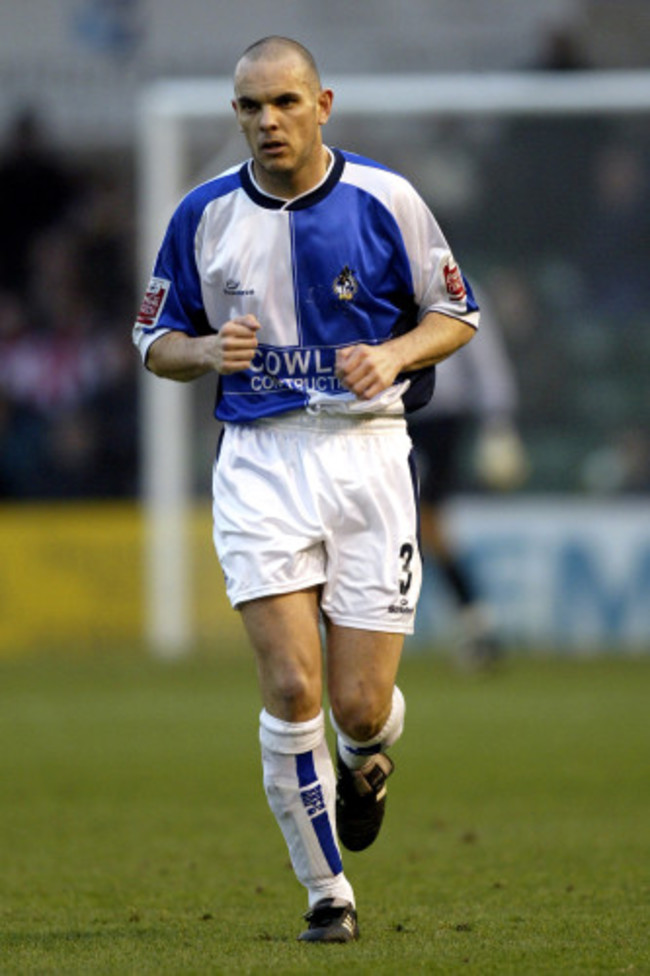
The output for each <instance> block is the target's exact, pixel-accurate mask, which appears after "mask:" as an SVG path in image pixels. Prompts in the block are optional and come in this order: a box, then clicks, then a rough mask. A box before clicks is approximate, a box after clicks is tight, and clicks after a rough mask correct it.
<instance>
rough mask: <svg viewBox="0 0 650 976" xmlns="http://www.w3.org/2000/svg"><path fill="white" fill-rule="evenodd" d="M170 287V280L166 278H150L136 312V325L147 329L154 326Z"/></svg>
mask: <svg viewBox="0 0 650 976" xmlns="http://www.w3.org/2000/svg"><path fill="white" fill-rule="evenodd" d="M170 288H171V281H167V279H166V278H155V277H154V278H151V280H150V282H149V284H148V286H147V290H146V292H145V295H144V298H143V299H142V305H141V306H140V311H139V312H138V318H137V323H138V325H141V326H143V327H144V328H147V329H153V328H155V327H156V325H157V324H158V319H159V318H160V313H161V312H162V310H163V306H164V304H165V299H166V298H167V293H168V292H169V289H170Z"/></svg>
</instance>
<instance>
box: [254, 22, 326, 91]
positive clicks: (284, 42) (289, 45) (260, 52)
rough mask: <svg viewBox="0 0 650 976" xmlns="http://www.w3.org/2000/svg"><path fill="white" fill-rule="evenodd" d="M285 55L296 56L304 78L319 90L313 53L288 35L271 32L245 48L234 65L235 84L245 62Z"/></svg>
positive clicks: (275, 59) (278, 57)
mask: <svg viewBox="0 0 650 976" xmlns="http://www.w3.org/2000/svg"><path fill="white" fill-rule="evenodd" d="M287 55H293V56H294V57H297V58H298V59H299V60H300V61H301V62H302V65H303V68H304V72H305V77H306V80H307V81H308V82H309V85H310V87H312V88H313V89H314V90H315V91H320V88H321V81H320V74H319V71H318V67H317V65H316V62H315V60H314V57H313V55H312V54H311V52H310V51H308V50H307V48H306V47H304V46H303V45H302V44H300V42H299V41H294V40H293V39H292V38H290V37H281V36H280V35H277V34H272V35H270V36H269V37H262V38H261V39H260V40H259V41H255V43H254V44H251V45H250V46H249V47H247V48H246V50H245V51H244V53H243V54H242V56H241V57H240V59H239V61H238V62H237V65H236V67H235V84H236V83H237V77H238V75H240V74H241V71H242V69H243V68H244V66H245V65H246V64H250V63H251V62H254V61H261V60H268V61H280V60H282V59H283V58H286V57H287Z"/></svg>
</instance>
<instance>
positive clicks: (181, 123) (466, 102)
mask: <svg viewBox="0 0 650 976" xmlns="http://www.w3.org/2000/svg"><path fill="white" fill-rule="evenodd" d="M325 82H326V84H327V85H328V87H331V88H332V89H334V92H335V96H336V98H335V112H336V113H337V114H338V115H339V116H340V115H347V116H353V117H354V116H356V117H359V118H370V117H373V116H375V117H377V116H379V117H386V115H389V116H392V115H395V116H397V115H401V116H413V117H416V116H428V117H430V118H432V119H438V118H444V117H450V116H453V117H456V118H458V117H464V116H465V117H471V116H481V115H483V116H494V117H497V118H498V117H503V116H513V115H524V116H533V115H565V116H566V115H584V114H590V113H599V114H609V115H611V114H615V115H625V114H630V113H647V112H648V110H650V71H607V72H604V71H603V72H599V71H589V72H561V73H559V72H558V73H551V72H525V73H523V72H522V73H518V72H510V73H504V74H462V75H458V74H444V75H420V74H408V75H358V76H339V77H332V78H327V79H325ZM231 98H232V81H231V79H230V78H217V79H214V80H209V79H184V80H175V81H158V82H155V83H153V84H151V85H150V86H148V87H147V88H145V89H144V90H143V91H142V92H141V95H140V97H139V102H138V114H137V123H136V132H137V144H136V151H137V165H138V194H139V203H138V227H139V242H138V264H139V267H138V281H139V286H140V287H141V288H142V289H144V286H145V284H146V281H147V280H148V276H149V274H150V271H151V267H152V264H153V261H154V258H155V254H156V251H157V249H158V246H159V244H160V241H161V240H162V236H163V234H164V231H165V228H166V225H167V222H168V220H169V217H170V216H171V213H172V210H173V208H174V207H175V205H176V203H177V202H178V200H179V199H180V197H181V196H182V195H183V193H184V192H185V191H186V190H187V189H188V188H189V185H190V183H191V182H193V180H192V175H191V174H190V173H188V172H187V169H188V150H189V146H188V126H189V124H190V123H196V122H207V123H214V122H216V121H219V120H220V119H224V118H226V117H228V116H230V115H232V108H231V106H230V101H231ZM233 131H234V132H236V127H235V123H234V116H233ZM216 148H218V147H215V149H216ZM242 149H243V144H242ZM142 376H143V378H142V389H141V417H140V425H141V459H142V479H141V485H142V489H141V490H142V503H143V508H144V514H145V525H146V535H145V539H146V542H145V549H146V551H145V562H144V565H145V570H144V575H145V578H144V591H145V615H144V616H145V638H146V640H147V642H148V644H149V646H150V647H151V649H152V650H153V651H154V653H156V654H158V655H160V656H163V657H174V656H177V655H180V654H183V653H185V652H186V651H187V650H188V649H189V648H190V647H191V643H192V639H193V636H194V622H193V619H192V609H191V608H192V601H191V575H192V567H191V565H190V556H189V541H188V533H187V525H186V517H187V514H188V513H189V510H190V506H191V463H192V462H191V454H190V444H191V423H190V398H189V390H188V387H187V386H186V385H185V384H182V383H172V382H169V381H162V380H159V379H156V378H154V377H153V376H151V375H149V374H147V373H146V372H145V371H144V370H143V371H142ZM215 558H216V556H215Z"/></svg>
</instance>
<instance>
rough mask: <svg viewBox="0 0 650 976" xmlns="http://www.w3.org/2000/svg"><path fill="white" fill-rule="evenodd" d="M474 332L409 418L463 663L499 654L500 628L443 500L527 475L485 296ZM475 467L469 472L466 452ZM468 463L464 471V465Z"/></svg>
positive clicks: (430, 536)
mask: <svg viewBox="0 0 650 976" xmlns="http://www.w3.org/2000/svg"><path fill="white" fill-rule="evenodd" d="M479 304H480V306H481V326H480V328H479V332H478V335H477V336H476V338H475V339H474V340H473V341H472V342H471V343H469V345H467V346H466V347H465V348H464V349H462V350H461V351H460V352H459V353H457V354H456V355H455V356H452V357H451V358H450V359H449V360H447V361H445V362H443V363H441V364H440V365H439V366H438V367H437V369H436V389H435V392H434V395H433V399H432V400H431V401H430V403H429V404H428V405H427V406H426V407H425V408H424V409H422V410H419V411H416V412H415V413H414V414H413V415H412V417H411V418H410V421H409V428H410V433H411V438H412V440H413V444H414V446H415V451H416V459H417V464H418V469H419V473H420V479H421V490H420V519H421V525H420V530H421V541H422V547H423V550H424V555H425V560H426V557H427V556H430V557H432V558H433V560H434V562H435V564H436V565H437V567H438V569H439V570H440V572H441V575H442V578H443V579H444V580H445V582H446V584H447V586H448V589H449V592H450V594H451V596H452V598H453V600H454V602H455V604H456V605H457V607H458V609H459V622H460V632H461V633H460V638H461V639H460V654H461V656H462V660H463V662H464V663H465V664H468V665H472V666H479V667H481V666H489V665H491V664H493V663H494V662H495V661H496V660H497V658H498V657H499V656H500V653H501V647H500V640H499V635H498V631H497V628H496V625H495V621H494V619H493V614H492V612H491V609H490V607H489V604H488V601H487V600H486V598H485V595H484V594H483V593H481V592H480V588H479V586H478V583H477V581H476V580H475V579H474V578H473V577H472V576H471V575H470V573H469V572H468V571H467V569H466V567H465V565H464V563H463V560H462V558H461V557H460V556H459V555H458V552H457V550H456V545H455V542H454V541H453V539H452V538H451V535H450V533H449V532H448V529H447V525H446V513H445V503H446V502H447V501H449V499H450V498H452V497H453V496H454V495H456V494H458V493H459V492H460V491H461V490H463V489H465V490H467V489H468V488H470V487H473V488H475V487H477V486H478V487H480V488H483V489H487V490H489V491H509V490H512V489H515V488H518V487H520V486H521V484H522V483H523V481H524V480H525V478H526V476H527V467H528V463H527V458H526V454H525V451H524V448H523V445H522V442H521V440H520V437H519V435H518V432H517V428H516V424H515V415H516V411H517V403H518V390H517V382H516V379H515V375H514V371H513V368H512V366H511V364H510V361H509V358H508V355H507V352H506V349H505V344H504V342H503V339H502V336H501V334H500V332H499V327H498V325H497V322H496V321H495V319H494V317H493V315H492V314H491V310H490V308H489V305H488V303H487V300H486V299H485V298H484V297H483V296H480V297H479ZM472 451H473V455H474V470H473V473H472V475H471V476H469V477H468V475H467V468H468V467H470V466H469V465H468V464H467V457H468V456H471V454H472ZM464 469H465V470H464Z"/></svg>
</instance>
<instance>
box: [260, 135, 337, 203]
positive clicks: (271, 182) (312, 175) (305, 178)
mask: <svg viewBox="0 0 650 976" xmlns="http://www.w3.org/2000/svg"><path fill="white" fill-rule="evenodd" d="M331 162H332V154H331V153H330V151H329V149H327V148H326V147H325V146H321V147H320V150H319V153H318V156H317V158H316V160H315V161H314V163H313V165H312V166H310V167H309V168H308V169H307V168H306V169H304V170H302V171H301V172H300V173H282V172H278V173H274V172H269V171H268V170H266V169H264V168H263V167H261V166H259V164H258V163H257V162H255V160H253V176H254V177H255V182H256V183H257V185H258V186H259V187H260V189H262V190H263V191H264V192H265V193H268V194H270V195H271V196H274V197H280V199H282V200H294V199H295V198H296V197H300V196H302V195H303V194H304V193H309V191H310V190H313V189H314V188H315V187H317V186H318V184H319V183H322V181H323V180H324V179H325V175H326V174H327V171H328V169H329V168H330V165H331Z"/></svg>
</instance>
